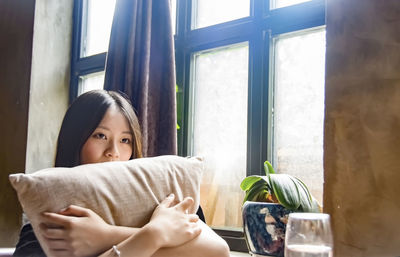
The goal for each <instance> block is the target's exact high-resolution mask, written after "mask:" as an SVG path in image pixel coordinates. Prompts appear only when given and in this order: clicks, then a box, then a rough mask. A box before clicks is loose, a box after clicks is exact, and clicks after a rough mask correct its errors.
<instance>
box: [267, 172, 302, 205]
mask: <svg viewBox="0 0 400 257" xmlns="http://www.w3.org/2000/svg"><path fill="white" fill-rule="evenodd" d="M270 180H271V185H272V188H273V193H274V194H275V196H276V198H277V199H278V201H279V203H280V204H282V205H283V206H284V207H286V208H287V209H290V210H296V209H297V208H299V206H300V199H299V194H298V190H297V187H296V184H295V183H294V182H293V180H292V179H291V176H290V175H287V174H270Z"/></svg>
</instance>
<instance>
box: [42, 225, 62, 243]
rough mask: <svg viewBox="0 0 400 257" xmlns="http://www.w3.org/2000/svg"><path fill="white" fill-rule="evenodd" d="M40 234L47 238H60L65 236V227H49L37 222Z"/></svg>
mask: <svg viewBox="0 0 400 257" xmlns="http://www.w3.org/2000/svg"><path fill="white" fill-rule="evenodd" d="M39 228H40V232H41V234H42V235H43V236H44V237H46V238H48V239H62V238H64V237H65V229H63V228H53V227H49V226H47V225H46V224H44V223H40V224H39Z"/></svg>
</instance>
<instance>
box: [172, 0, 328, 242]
mask: <svg viewBox="0 0 400 257" xmlns="http://www.w3.org/2000/svg"><path fill="white" fill-rule="evenodd" d="M173 2H175V1H173ZM217 2H218V3H217ZM217 2H216V1H209V0H192V1H180V0H177V1H176V6H177V12H176V15H177V20H176V21H177V23H176V34H175V47H176V64H177V85H178V94H177V96H178V99H177V100H178V123H179V125H180V129H179V130H178V140H179V142H178V144H179V153H180V155H183V156H185V155H202V156H204V157H205V160H206V171H205V174H204V178H203V182H202V186H201V193H202V196H201V205H202V207H203V210H204V212H205V216H206V219H207V223H208V225H210V226H211V227H213V228H214V229H216V230H217V231H218V232H219V233H220V234H221V235H223V236H224V237H225V239H226V240H227V241H228V243H229V244H230V247H231V249H234V250H246V246H245V244H244V242H243V241H240V240H239V239H237V238H238V237H239V238H240V235H241V231H242V220H241V208H240V207H241V205H242V200H243V196H244V193H243V192H241V190H240V188H239V185H240V182H241V180H242V179H243V178H244V177H245V176H246V175H251V174H257V175H258V174H262V175H263V162H264V161H265V160H267V159H268V160H270V161H272V163H273V165H274V166H275V167H277V169H278V172H284V173H290V174H293V175H295V176H298V177H300V178H301V179H303V180H304V181H305V182H306V183H307V185H309V187H310V190H311V191H312V193H313V194H314V195H315V196H316V198H318V200H320V201H322V184H323V180H322V176H323V172H322V151H323V148H322V136H323V130H322V128H323V114H324V70H325V64H324V62H325V28H324V25H325V1H323V0H313V1H307V0H270V1H263V0H249V1H244V0H239V1H217Z"/></svg>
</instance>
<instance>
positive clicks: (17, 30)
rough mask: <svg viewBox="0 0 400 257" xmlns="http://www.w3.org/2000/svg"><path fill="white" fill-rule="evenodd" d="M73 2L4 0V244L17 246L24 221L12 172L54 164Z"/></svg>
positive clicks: (0, 70)
mask: <svg viewBox="0 0 400 257" xmlns="http://www.w3.org/2000/svg"><path fill="white" fill-rule="evenodd" d="M35 4H36V8H35ZM72 6H73V1H70V0H62V1H47V0H36V1H33V0H1V1H0V56H1V58H0V90H1V94H0V135H1V139H0V142H1V143H0V146H1V147H0V247H13V246H15V243H16V240H17V239H18V234H19V230H20V226H21V209H20V206H19V203H18V200H17V197H16V194H15V192H14V190H13V189H12V188H11V186H10V184H9V182H8V174H9V173H15V172H23V171H25V170H27V171H28V172H29V171H35V170H37V169H41V168H44V167H49V166H52V165H53V161H54V152H55V142H56V137H57V133H58V130H59V127H60V124H61V120H62V118H63V115H64V113H65V110H66V108H67V104H68V87H69V74H70V71H69V67H70V49H71V30H72ZM28 104H29V105H28ZM28 113H29V122H28ZM28 123H29V124H28Z"/></svg>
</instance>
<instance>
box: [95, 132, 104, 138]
mask: <svg viewBox="0 0 400 257" xmlns="http://www.w3.org/2000/svg"><path fill="white" fill-rule="evenodd" d="M94 137H95V138H98V139H106V135H104V134H103V133H97V134H95V135H94Z"/></svg>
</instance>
